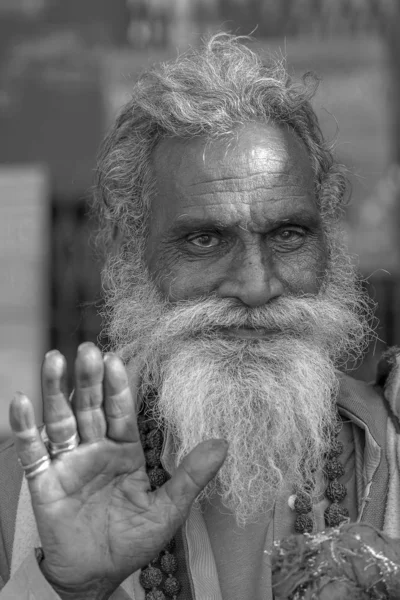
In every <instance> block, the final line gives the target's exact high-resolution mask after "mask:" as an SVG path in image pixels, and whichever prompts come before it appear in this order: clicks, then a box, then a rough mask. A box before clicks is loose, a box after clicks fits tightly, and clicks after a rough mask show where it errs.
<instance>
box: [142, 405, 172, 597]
mask: <svg viewBox="0 0 400 600" xmlns="http://www.w3.org/2000/svg"><path fill="white" fill-rule="evenodd" d="M149 405H150V406H149ZM150 410H151V404H150V403H148V404H147V405H146V407H144V406H143V408H142V410H141V412H140V413H139V416H138V427H139V434H140V440H141V442H142V446H143V450H144V455H145V458H146V472H147V475H148V478H149V481H150V484H151V489H152V490H153V491H154V490H155V489H157V488H159V487H161V486H162V485H163V484H164V483H165V482H166V481H167V479H169V475H168V473H167V472H166V471H165V469H163V467H162V465H161V453H162V449H163V443H164V436H163V433H162V431H161V430H160V429H158V425H157V422H156V421H155V420H154V419H153V418H152V417H151V413H150ZM174 549H175V540H174V539H173V538H172V540H170V542H169V543H168V544H167V545H166V546H165V548H164V549H163V550H162V551H161V552H160V554H159V555H158V556H156V558H155V559H153V560H152V561H151V562H150V564H149V565H148V566H147V567H145V568H144V569H142V570H141V573H140V576H139V581H140V584H141V586H142V587H143V588H144V589H145V591H146V600H167V599H170V598H172V600H177V599H178V595H179V592H180V590H181V584H180V582H179V580H178V579H177V578H176V577H175V576H174V574H175V573H176V571H177V570H178V560H177V558H176V556H174V554H173V551H174Z"/></svg>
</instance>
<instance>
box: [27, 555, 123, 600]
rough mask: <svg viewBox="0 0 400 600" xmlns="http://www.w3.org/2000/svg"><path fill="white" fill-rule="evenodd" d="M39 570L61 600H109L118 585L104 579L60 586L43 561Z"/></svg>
mask: <svg viewBox="0 0 400 600" xmlns="http://www.w3.org/2000/svg"><path fill="white" fill-rule="evenodd" d="M39 568H40V570H41V572H42V574H43V576H44V577H45V579H46V580H47V582H48V583H49V585H51V587H52V588H53V590H54V591H55V592H56V593H57V594H58V595H59V596H60V598H61V600H109V598H110V597H111V596H112V594H113V592H114V591H115V590H116V588H117V587H118V584H115V583H112V582H110V581H106V580H104V579H102V580H96V581H90V582H87V583H84V584H77V585H74V584H71V585H70V584H62V583H60V582H58V581H56V580H55V579H54V577H53V576H52V575H51V574H50V572H49V570H48V568H47V563H46V560H45V559H43V560H42V561H41V563H40V565H39Z"/></svg>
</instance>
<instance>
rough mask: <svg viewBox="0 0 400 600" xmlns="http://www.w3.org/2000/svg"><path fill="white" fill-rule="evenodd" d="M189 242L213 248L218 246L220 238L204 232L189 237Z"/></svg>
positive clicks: (201, 246) (200, 246)
mask: <svg viewBox="0 0 400 600" xmlns="http://www.w3.org/2000/svg"><path fill="white" fill-rule="evenodd" d="M189 242H190V243H191V244H194V245H195V246H198V247H199V248H212V247H213V246H218V244H219V239H218V238H217V237H215V235H210V234H208V233H203V234H201V235H196V236H195V237H192V238H189Z"/></svg>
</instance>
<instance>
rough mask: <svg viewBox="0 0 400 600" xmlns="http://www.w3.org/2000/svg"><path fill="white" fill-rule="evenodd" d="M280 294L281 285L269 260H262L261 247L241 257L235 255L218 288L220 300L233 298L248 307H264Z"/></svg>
mask: <svg viewBox="0 0 400 600" xmlns="http://www.w3.org/2000/svg"><path fill="white" fill-rule="evenodd" d="M283 293H284V286H283V283H282V282H281V280H280V278H279V277H278V275H277V273H276V272H275V269H274V266H273V264H272V259H267V258H266V257H263V255H262V249H261V248H252V249H251V250H250V251H248V252H246V253H245V256H242V257H238V256H236V257H235V259H234V260H233V261H232V264H231V265H230V269H229V272H228V273H227V276H226V278H225V280H224V281H223V282H222V283H221V285H220V286H219V295H220V296H221V297H222V298H236V299H237V300H240V301H241V302H242V303H243V304H245V305H246V306H248V307H250V308H255V307H257V306H264V305H265V304H267V303H268V302H270V301H271V300H273V299H275V298H278V297H279V296H281V295H282V294H283Z"/></svg>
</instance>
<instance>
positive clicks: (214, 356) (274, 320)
mask: <svg viewBox="0 0 400 600" xmlns="http://www.w3.org/2000/svg"><path fill="white" fill-rule="evenodd" d="M334 258H335V262H334V263H332V267H331V270H330V272H329V273H328V274H327V276H326V280H325V284H324V286H323V287H322V289H321V291H320V292H319V294H317V295H316V296H300V297H282V298H278V299H276V300H274V301H272V302H271V303H269V304H268V305H266V306H264V307H260V308H255V309H249V308H247V307H245V306H243V305H242V304H240V303H239V302H238V301H236V300H234V299H221V298H217V297H207V298H198V299H197V298H196V299H194V300H188V301H182V302H178V303H176V304H171V303H169V302H167V301H165V300H164V299H163V298H162V297H161V296H160V294H159V292H158V290H157V288H156V286H155V285H154V283H153V282H152V281H150V279H149V277H148V275H147V273H146V271H145V270H144V269H143V267H142V266H141V264H140V262H139V261H138V262H137V263H136V264H135V263H134V261H133V260H131V261H128V260H125V261H123V262H122V261H121V264H114V265H112V268H110V270H109V273H108V284H109V291H108V310H109V311H110V312H111V315H109V327H108V331H107V333H108V335H109V336H110V338H111V340H112V341H113V346H114V349H115V350H116V351H117V352H118V353H119V354H120V355H121V356H122V358H123V359H124V360H125V361H126V362H127V363H133V362H135V360H137V358H138V357H140V360H141V361H143V363H144V365H143V368H142V391H143V393H144V394H146V392H147V391H148V389H149V388H150V387H153V386H154V385H156V387H157V388H158V392H159V417H160V419H161V420H162V422H163V424H166V425H167V427H169V428H170V429H171V430H172V432H173V434H174V436H175V442H176V447H177V456H176V459H177V462H179V461H180V460H181V459H182V457H183V456H184V455H185V454H187V452H189V451H190V450H191V449H192V448H193V447H194V446H195V445H196V444H197V443H199V442H200V441H202V440H205V439H208V438H212V437H224V438H226V439H227V440H228V442H229V452H228V457H227V459H226V461H225V463H224V465H223V467H222V468H221V470H220V472H219V473H218V475H217V477H216V479H215V481H214V485H213V486H209V487H208V488H207V490H206V492H205V494H207V493H210V492H211V491H212V490H216V491H217V492H218V493H219V494H221V497H222V501H223V503H224V504H225V506H226V507H228V508H229V509H230V510H232V511H233V512H234V514H235V516H236V519H237V521H238V523H241V524H243V523H245V522H247V521H249V520H251V519H255V518H256V517H257V514H258V513H259V512H260V511H262V510H266V509H268V508H269V507H270V506H271V505H272V503H273V501H274V500H275V498H276V496H277V494H279V492H280V491H281V489H282V486H283V484H285V486H287V485H288V484H289V485H293V486H299V487H301V486H302V484H303V482H304V480H307V479H309V478H310V477H311V475H312V473H313V472H314V470H315V469H318V468H320V467H321V465H322V462H323V457H324V453H325V452H326V451H327V449H328V448H329V445H330V443H331V436H332V429H333V426H334V423H335V409H334V405H335V400H336V398H337V392H338V379H337V372H336V371H335V367H336V366H337V365H338V364H339V362H340V360H344V361H345V360H346V359H348V357H349V356H360V355H361V354H362V351H363V350H364V348H365V347H366V346H367V345H368V341H369V339H370V336H371V329H370V326H369V318H370V316H371V312H370V307H369V305H368V300H367V299H366V297H365V295H363V294H362V293H360V290H359V288H358V287H357V285H356V284H355V277H354V272H353V269H352V267H351V266H350V263H349V260H348V257H347V255H346V254H345V253H344V252H343V251H342V250H341V249H339V248H338V249H337V250H336V255H335V257H334ZM106 277H107V274H106ZM110 317H111V318H110ZM240 326H244V327H255V328H258V329H261V328H264V329H266V330H267V331H274V332H275V333H273V334H272V335H271V336H269V337H268V339H258V340H240V339H232V338H226V337H223V336H222V335H221V328H227V327H240Z"/></svg>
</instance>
